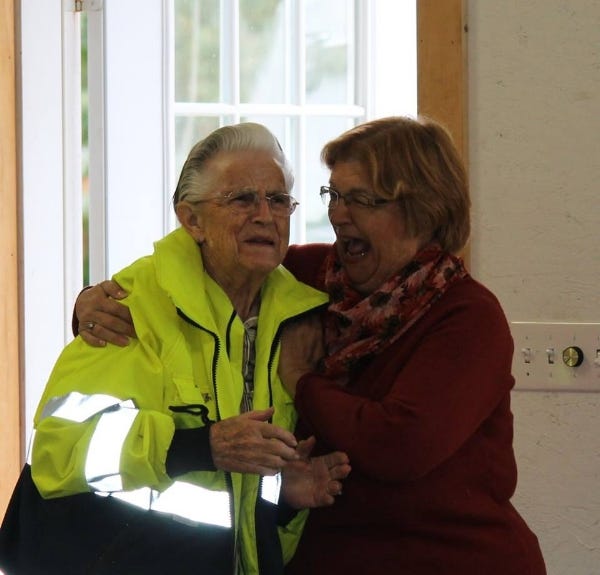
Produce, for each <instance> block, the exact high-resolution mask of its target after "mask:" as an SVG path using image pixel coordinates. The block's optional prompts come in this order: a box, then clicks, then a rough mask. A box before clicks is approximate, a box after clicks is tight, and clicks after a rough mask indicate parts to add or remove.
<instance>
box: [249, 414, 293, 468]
mask: <svg viewBox="0 0 600 575" xmlns="http://www.w3.org/2000/svg"><path fill="white" fill-rule="evenodd" d="M274 412H275V408H273V407H270V408H268V409H263V410H254V411H248V412H247V413H244V414H242V415H240V417H246V418H248V419H252V420H254V421H261V422H264V425H263V426H261V427H260V429H261V433H262V436H263V437H264V438H265V439H278V440H279V441H281V442H283V443H284V444H285V445H287V446H289V447H290V448H292V449H293V450H294V451H293V453H294V459H298V457H297V456H296V451H295V449H296V447H297V445H298V441H297V440H296V436H295V435H294V434H293V433H292V432H291V431H287V429H283V428H282V427H279V426H278V425H272V424H270V423H267V421H268V420H269V419H271V417H272V416H273V413H274ZM286 451H287V452H289V450H286Z"/></svg>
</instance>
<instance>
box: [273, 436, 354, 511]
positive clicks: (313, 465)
mask: <svg viewBox="0 0 600 575" xmlns="http://www.w3.org/2000/svg"><path fill="white" fill-rule="evenodd" d="M314 445H315V438H314V437H311V438H309V439H307V440H305V441H301V442H300V443H299V444H298V449H297V450H296V451H297V452H298V454H299V455H300V459H299V460H298V461H293V462H290V463H287V464H286V465H285V467H284V468H283V473H282V477H283V483H282V491H281V493H282V496H283V498H284V500H285V501H286V503H287V504H288V505H291V506H292V507H294V508H295V509H303V508H307V507H323V506H326V505H332V504H333V503H334V502H335V496H336V495H340V494H341V492H342V482H341V480H342V479H345V478H346V477H348V474H349V473H350V470H351V467H350V464H349V460H348V456H347V455H346V454H345V453H343V452H341V451H333V452H332V453H328V454H327V455H322V456H320V457H310V453H311V451H312V449H313V447H314Z"/></svg>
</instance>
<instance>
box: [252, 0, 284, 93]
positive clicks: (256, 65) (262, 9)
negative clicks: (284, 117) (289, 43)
mask: <svg viewBox="0 0 600 575" xmlns="http://www.w3.org/2000/svg"><path fill="white" fill-rule="evenodd" d="M284 19H285V13H284V3H283V2H282V0H240V101H241V102H243V103H250V104H271V103H284V102H285V101H286V100H285V82H284V81H283V79H284V78H285V68H286V66H285V64H286V62H285V58H286V53H287V50H286V34H285V20H284Z"/></svg>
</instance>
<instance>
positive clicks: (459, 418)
mask: <svg viewBox="0 0 600 575" xmlns="http://www.w3.org/2000/svg"><path fill="white" fill-rule="evenodd" d="M430 313H432V315H435V319H434V320H431V319H430V320H429V323H427V322H425V323H426V327H423V326H419V325H418V324H416V325H415V326H413V333H407V334H406V337H405V339H406V340H407V341H403V340H402V338H401V340H399V341H398V342H396V344H394V345H393V346H392V347H391V348H388V349H387V350H386V351H385V352H383V353H382V354H381V356H380V357H378V358H375V359H374V360H371V362H370V364H369V365H368V366H367V367H366V368H365V369H363V370H362V372H361V374H360V376H358V379H356V380H354V381H351V382H350V385H349V386H348V387H341V386H340V385H338V384H337V383H336V382H334V381H331V380H329V379H327V378H326V377H323V376H322V375H318V374H305V375H304V376H303V377H302V378H301V379H300V381H299V382H298V387H297V391H296V399H295V402H296V407H297V409H298V412H299V415H300V417H301V419H302V420H303V423H304V425H305V426H306V427H307V429H308V430H309V431H310V432H311V433H314V434H316V435H317V437H319V438H321V439H322V440H323V441H324V443H325V444H326V445H327V446H328V447H329V448H335V449H340V450H343V451H346V452H347V453H348V455H349V457H350V461H351V462H352V465H353V467H355V468H360V469H361V471H362V472H364V473H365V474H367V475H369V476H372V477H377V478H380V479H382V480H390V481H395V480H412V479H415V478H419V477H422V476H424V475H425V474H427V473H429V472H430V471H431V470H432V469H434V468H436V467H437V466H439V465H440V464H441V463H442V462H444V461H445V460H447V459H448V458H449V457H450V456H452V455H453V454H455V453H456V452H457V451H458V450H459V449H460V448H461V446H463V445H465V444H466V443H467V442H468V441H469V438H470V437H471V436H472V435H473V434H475V433H476V432H478V430H480V428H482V426H483V427H485V426H488V427H489V429H484V430H483V431H484V432H489V433H496V432H497V433H499V434H500V435H503V437H501V441H503V442H504V444H506V445H510V441H511V439H512V425H511V420H510V417H511V416H510V411H509V409H508V401H509V400H508V397H509V392H510V389H511V387H512V385H513V383H514V380H513V378H512V376H511V374H510V369H511V363H512V351H513V344H512V338H511V336H510V331H509V329H508V325H507V323H506V320H505V318H504V314H503V313H502V311H501V309H500V307H499V305H498V304H497V302H494V300H493V299H489V298H487V299H486V298H479V299H478V300H476V301H469V298H468V297H467V298H464V300H463V301H460V302H457V304H456V305H454V306H453V307H452V309H446V310H445V311H444V313H442V314H440V313H435V314H434V313H433V312H430ZM381 381H386V382H387V386H386V388H385V390H384V391H374V389H375V388H377V389H378V390H382V389H384V388H382V387H381V386H380V383H381ZM496 410H498V412H499V413H501V414H502V415H498V417H503V418H504V419H503V421H502V424H501V425H498V426H497V427H498V430H499V431H498V430H495V429H494V428H493V426H494V420H495V419H494V417H492V414H494V412H495V411H496Z"/></svg>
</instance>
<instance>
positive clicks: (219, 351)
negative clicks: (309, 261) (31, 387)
mask: <svg viewBox="0 0 600 575" xmlns="http://www.w3.org/2000/svg"><path fill="white" fill-rule="evenodd" d="M115 279H116V280H117V281H118V282H119V283H120V284H121V286H122V287H123V288H124V289H125V290H126V291H127V292H128V293H129V296H128V297H127V298H126V300H124V302H125V303H126V304H127V305H128V306H129V308H130V311H131V314H132V317H133V319H134V323H135V327H136V333H137V339H135V340H132V341H131V342H130V344H129V345H128V346H127V347H124V348H120V347H116V346H111V345H109V346H107V347H106V348H100V349H99V348H92V347H89V346H87V345H86V344H85V343H83V341H82V340H81V338H79V337H78V338H76V339H75V340H74V341H73V342H72V343H71V344H69V345H68V346H67V347H66V348H65V350H64V351H63V353H62V354H61V356H60V358H59V360H58V361H57V363H56V365H55V367H54V370H53V372H52V374H51V376H50V380H49V382H48V385H47V386H46V389H45V391H44V394H43V396H42V399H41V402H40V405H39V407H38V410H37V413H36V416H35V420H34V423H35V431H36V432H35V438H34V442H33V448H32V457H31V461H32V475H33V479H34V481H35V483H36V485H37V487H38V489H39V490H40V492H41V493H42V495H43V496H44V497H59V496H64V495H72V494H75V493H82V492H86V491H97V492H103V493H110V494H112V495H113V496H117V497H119V498H121V499H127V500H128V501H129V502H136V504H137V505H139V506H141V507H143V508H151V509H155V510H160V511H164V512H166V513H169V514H171V515H173V516H175V517H178V518H180V519H181V520H183V521H191V522H203V523H209V524H215V525H222V526H227V525H230V526H232V527H233V528H234V529H235V535H236V538H237V548H238V549H239V552H240V554H241V555H240V562H241V565H242V566H243V570H244V573H258V559H257V550H256V539H257V538H256V533H255V519H254V513H255V508H256V503H257V498H259V497H261V495H262V498H264V499H266V500H268V501H270V502H271V503H275V502H276V501H277V499H278V493H279V479H280V478H278V477H275V478H264V481H263V482H262V484H263V485H262V488H261V485H260V484H261V482H260V481H259V479H260V478H259V477H258V476H256V475H249V474H245V475H242V474H237V473H231V474H229V473H225V472H221V471H194V472H190V473H186V474H185V475H182V476H180V477H178V478H177V480H176V481H173V479H172V478H170V477H169V476H168V475H167V473H166V469H165V461H166V455H167V451H168V449H169V445H170V443H171V440H172V437H173V433H174V430H175V429H176V428H191V427H198V426H199V425H201V421H199V417H198V416H197V415H194V414H193V413H190V412H186V411H185V410H183V411H181V410H178V411H173V410H171V409H170V408H171V407H173V406H178V407H181V406H186V405H195V406H198V405H202V406H204V407H205V408H206V411H207V414H208V418H209V419H210V420H212V421H216V420H219V419H224V418H227V417H231V416H234V415H238V414H239V410H240V404H241V398H242V390H243V382H242V369H241V365H242V363H241V362H242V350H243V333H244V328H243V324H242V322H241V320H240V318H239V317H238V316H237V314H235V311H234V310H233V307H232V305H231V302H230V301H229V299H228V298H227V296H226V295H225V293H224V292H223V291H222V289H221V288H220V287H219V286H218V285H217V284H216V283H215V282H214V281H213V280H212V279H211V278H210V277H209V276H208V275H207V274H206V273H205V272H204V269H203V266H202V260H201V256H200V252H199V250H198V247H197V245H196V244H195V242H194V240H193V239H192V238H191V237H190V236H189V235H188V234H187V232H185V230H183V229H178V230H176V231H175V232H172V233H171V234H169V235H168V236H166V237H165V238H163V239H162V240H160V241H158V242H156V244H155V251H154V254H153V255H152V256H148V257H146V258H142V259H140V260H138V261H137V262H135V263H134V264H132V265H131V266H129V267H128V268H126V269H124V270H123V271H121V272H119V273H118V274H117V275H116V276H115ZM326 300H327V298H326V296H325V294H323V293H322V292H319V291H316V290H314V289H312V288H309V287H308V286H306V285H304V284H301V283H299V282H297V281H296V280H295V279H294V278H293V276H292V275H291V274H290V273H289V272H288V271H287V270H285V269H284V268H283V267H281V266H280V267H279V268H277V269H276V270H274V271H273V272H272V273H271V274H270V275H269V277H268V278H267V280H266V282H265V285H264V286H263V289H262V292H261V302H262V303H261V308H260V315H259V320H258V326H259V328H258V333H257V339H256V368H255V389H254V409H265V408H267V407H269V406H271V405H273V406H275V414H274V417H273V423H274V424H277V425H280V426H282V427H284V428H286V429H289V430H293V429H294V426H295V421H296V414H295V411H294V409H293V402H292V400H291V398H290V397H289V395H288V394H287V393H286V391H285V390H284V388H283V386H282V384H281V382H280V380H279V378H278V375H277V365H278V359H279V331H280V328H281V325H282V323H284V322H285V321H286V320H288V319H290V318H293V317H296V316H298V315H301V314H303V313H305V312H307V311H309V310H311V309H314V308H316V307H318V306H320V305H323V304H324V303H326ZM190 411H191V410H190ZM182 501H183V502H185V503H184V504H183V505H182V503H181V502H182ZM304 517H305V514H303V513H301V514H299V515H298V516H297V517H296V518H295V519H294V520H293V521H292V522H290V523H289V524H288V525H287V526H286V527H285V528H280V538H281V541H282V549H283V555H284V559H285V560H288V559H289V557H290V556H291V553H292V552H293V550H294V549H295V545H296V543H297V539H298V537H299V534H300V531H301V527H302V523H303V520H304Z"/></svg>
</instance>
